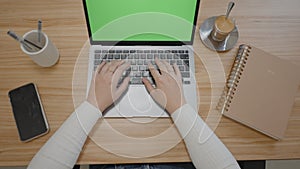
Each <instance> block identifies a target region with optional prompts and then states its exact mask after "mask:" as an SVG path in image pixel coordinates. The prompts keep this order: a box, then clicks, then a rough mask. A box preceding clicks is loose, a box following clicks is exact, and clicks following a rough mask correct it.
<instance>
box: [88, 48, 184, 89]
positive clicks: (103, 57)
mask: <svg viewBox="0 0 300 169" xmlns="http://www.w3.org/2000/svg"><path fill="white" fill-rule="evenodd" d="M94 52H95V55H94V56H95V59H94V70H95V69H96V68H97V66H98V65H99V64H100V63H101V62H103V61H106V62H111V61H112V60H120V59H122V60H126V61H127V62H130V64H131V66H130V69H129V70H127V71H125V72H124V73H123V76H122V78H121V79H120V81H122V79H123V78H124V77H126V76H130V84H132V85H134V84H142V83H143V82H142V77H145V78H148V79H149V81H150V82H151V84H154V80H153V77H152V76H151V73H150V72H149V69H148V63H149V62H151V63H152V64H153V66H154V67H155V68H157V65H156V64H155V61H154V59H155V58H159V59H161V60H165V61H167V62H168V63H170V64H171V65H173V64H174V63H176V64H177V65H178V68H179V70H180V72H181V75H182V82H183V84H190V69H189V51H188V50H95V51H94Z"/></svg>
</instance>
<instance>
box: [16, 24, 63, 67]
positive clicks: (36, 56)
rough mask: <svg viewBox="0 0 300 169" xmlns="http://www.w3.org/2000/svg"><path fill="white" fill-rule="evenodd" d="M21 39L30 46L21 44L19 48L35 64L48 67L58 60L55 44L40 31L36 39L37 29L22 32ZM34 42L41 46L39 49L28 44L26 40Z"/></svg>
mask: <svg viewBox="0 0 300 169" xmlns="http://www.w3.org/2000/svg"><path fill="white" fill-rule="evenodd" d="M23 39H24V40H25V43H27V44H28V46H30V48H28V47H25V46H24V45H22V44H21V49H22V51H23V52H24V53H26V54H27V55H28V56H29V57H30V58H31V59H32V60H33V61H34V62H35V63H36V64H38V65H40V66H42V67H50V66H53V65H55V64H56V63H57V61H58V60H59V52H58V49H57V48H56V47H55V45H54V44H53V43H52V42H51V41H50V39H49V38H48V36H47V35H46V34H45V33H44V32H41V34H40V41H39V40H38V31H37V30H32V31H29V32H27V33H25V34H24V36H23ZM26 41H29V42H31V43H34V44H35V45H37V46H39V47H41V49H39V48H36V47H34V46H33V45H30V44H29V43H28V42H26Z"/></svg>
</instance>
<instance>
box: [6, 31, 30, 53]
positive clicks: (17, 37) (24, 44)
mask: <svg viewBox="0 0 300 169" xmlns="http://www.w3.org/2000/svg"><path fill="white" fill-rule="evenodd" d="M7 34H8V35H9V36H11V37H12V38H14V39H15V40H17V41H18V42H20V43H21V44H22V45H23V46H24V47H26V48H28V49H30V50H32V48H31V47H30V46H28V45H27V44H26V43H25V42H24V39H23V38H20V37H19V36H18V35H17V34H16V33H14V32H13V31H10V30H9V31H8V32H7Z"/></svg>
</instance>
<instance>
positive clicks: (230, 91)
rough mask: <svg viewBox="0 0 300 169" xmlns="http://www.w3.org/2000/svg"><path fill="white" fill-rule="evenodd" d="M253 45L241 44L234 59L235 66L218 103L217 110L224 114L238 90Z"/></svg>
mask: <svg viewBox="0 0 300 169" xmlns="http://www.w3.org/2000/svg"><path fill="white" fill-rule="evenodd" d="M250 50H251V47H250V46H248V45H245V44H243V45H240V47H239V50H238V53H237V56H236V58H235V60H234V63H233V66H232V68H231V71H230V75H229V77H228V79H227V83H226V85H225V87H224V90H223V92H222V95H221V98H220V100H219V102H218V105H217V110H220V111H221V113H222V114H223V113H224V111H228V110H229V107H230V103H231V100H232V99H233V96H234V94H235V92H236V90H237V87H238V83H239V82H240V79H241V76H242V74H243V71H244V69H245V66H246V63H247V60H248V57H249V53H250Z"/></svg>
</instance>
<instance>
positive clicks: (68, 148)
mask: <svg viewBox="0 0 300 169" xmlns="http://www.w3.org/2000/svg"><path fill="white" fill-rule="evenodd" d="M101 116H102V114H101V112H100V111H99V109H97V108H96V107H94V106H92V105H91V104H90V103H88V102H83V103H82V104H81V105H80V106H79V107H78V108H77V109H76V110H75V111H74V112H73V113H72V114H71V115H70V117H69V118H68V119H67V120H66V121H65V122H64V123H63V125H62V126H61V127H60V128H59V129H58V130H57V131H56V132H55V133H54V135H53V136H52V137H51V138H50V139H49V140H48V141H47V143H46V144H45V145H44V146H43V147H42V148H41V149H40V150H39V152H38V153H37V154H36V155H35V156H34V157H33V159H32V160H31V162H30V164H29V165H28V169H41V168H43V169H72V168H73V166H74V165H75V163H76V161H77V158H78V156H79V154H80V152H81V150H82V147H83V145H84V143H85V140H86V138H87V135H88V133H89V132H90V131H91V129H92V128H93V126H94V125H95V124H96V122H97V120H98V119H99V118H100V117H101Z"/></svg>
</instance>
